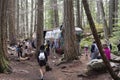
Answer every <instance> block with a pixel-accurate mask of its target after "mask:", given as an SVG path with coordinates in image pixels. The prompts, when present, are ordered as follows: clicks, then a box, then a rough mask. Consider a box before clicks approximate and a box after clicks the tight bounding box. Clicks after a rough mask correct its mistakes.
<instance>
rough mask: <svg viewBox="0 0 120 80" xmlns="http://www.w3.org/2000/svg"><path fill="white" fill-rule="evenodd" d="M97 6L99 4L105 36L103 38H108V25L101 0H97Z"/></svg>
mask: <svg viewBox="0 0 120 80" xmlns="http://www.w3.org/2000/svg"><path fill="white" fill-rule="evenodd" d="M99 6H100V11H101V16H102V20H103V26H104V27H103V30H104V36H105V39H107V40H108V26H107V21H106V18H105V12H104V7H103V2H102V0H99Z"/></svg>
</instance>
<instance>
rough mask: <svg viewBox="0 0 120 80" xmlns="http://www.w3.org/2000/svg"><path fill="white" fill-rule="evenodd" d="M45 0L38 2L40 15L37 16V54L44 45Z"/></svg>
mask: <svg viewBox="0 0 120 80" xmlns="http://www.w3.org/2000/svg"><path fill="white" fill-rule="evenodd" d="M43 10H44V7H43V0H38V14H37V52H38V51H39V48H40V45H42V44H43V26H44V24H43V21H44V17H43Z"/></svg>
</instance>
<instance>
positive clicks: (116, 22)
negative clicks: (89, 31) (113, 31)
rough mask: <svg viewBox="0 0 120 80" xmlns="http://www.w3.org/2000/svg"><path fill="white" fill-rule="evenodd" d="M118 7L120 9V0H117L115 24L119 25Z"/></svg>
mask: <svg viewBox="0 0 120 80" xmlns="http://www.w3.org/2000/svg"><path fill="white" fill-rule="evenodd" d="M118 9H119V1H118V0H115V26H118Z"/></svg>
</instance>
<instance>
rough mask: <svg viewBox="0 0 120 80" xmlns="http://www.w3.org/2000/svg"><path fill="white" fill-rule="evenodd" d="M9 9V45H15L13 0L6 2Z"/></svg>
mask: <svg viewBox="0 0 120 80" xmlns="http://www.w3.org/2000/svg"><path fill="white" fill-rule="evenodd" d="M8 5H9V7H8V9H9V11H8V12H9V13H8V14H9V20H8V22H9V41H10V45H15V44H16V35H15V0H10V1H8Z"/></svg>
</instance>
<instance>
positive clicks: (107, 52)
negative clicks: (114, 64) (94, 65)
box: [103, 43, 111, 60]
mask: <svg viewBox="0 0 120 80" xmlns="http://www.w3.org/2000/svg"><path fill="white" fill-rule="evenodd" d="M103 51H104V53H105V56H106V58H107V59H108V60H110V59H111V51H110V49H109V48H108V46H107V44H106V43H104V44H103Z"/></svg>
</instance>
